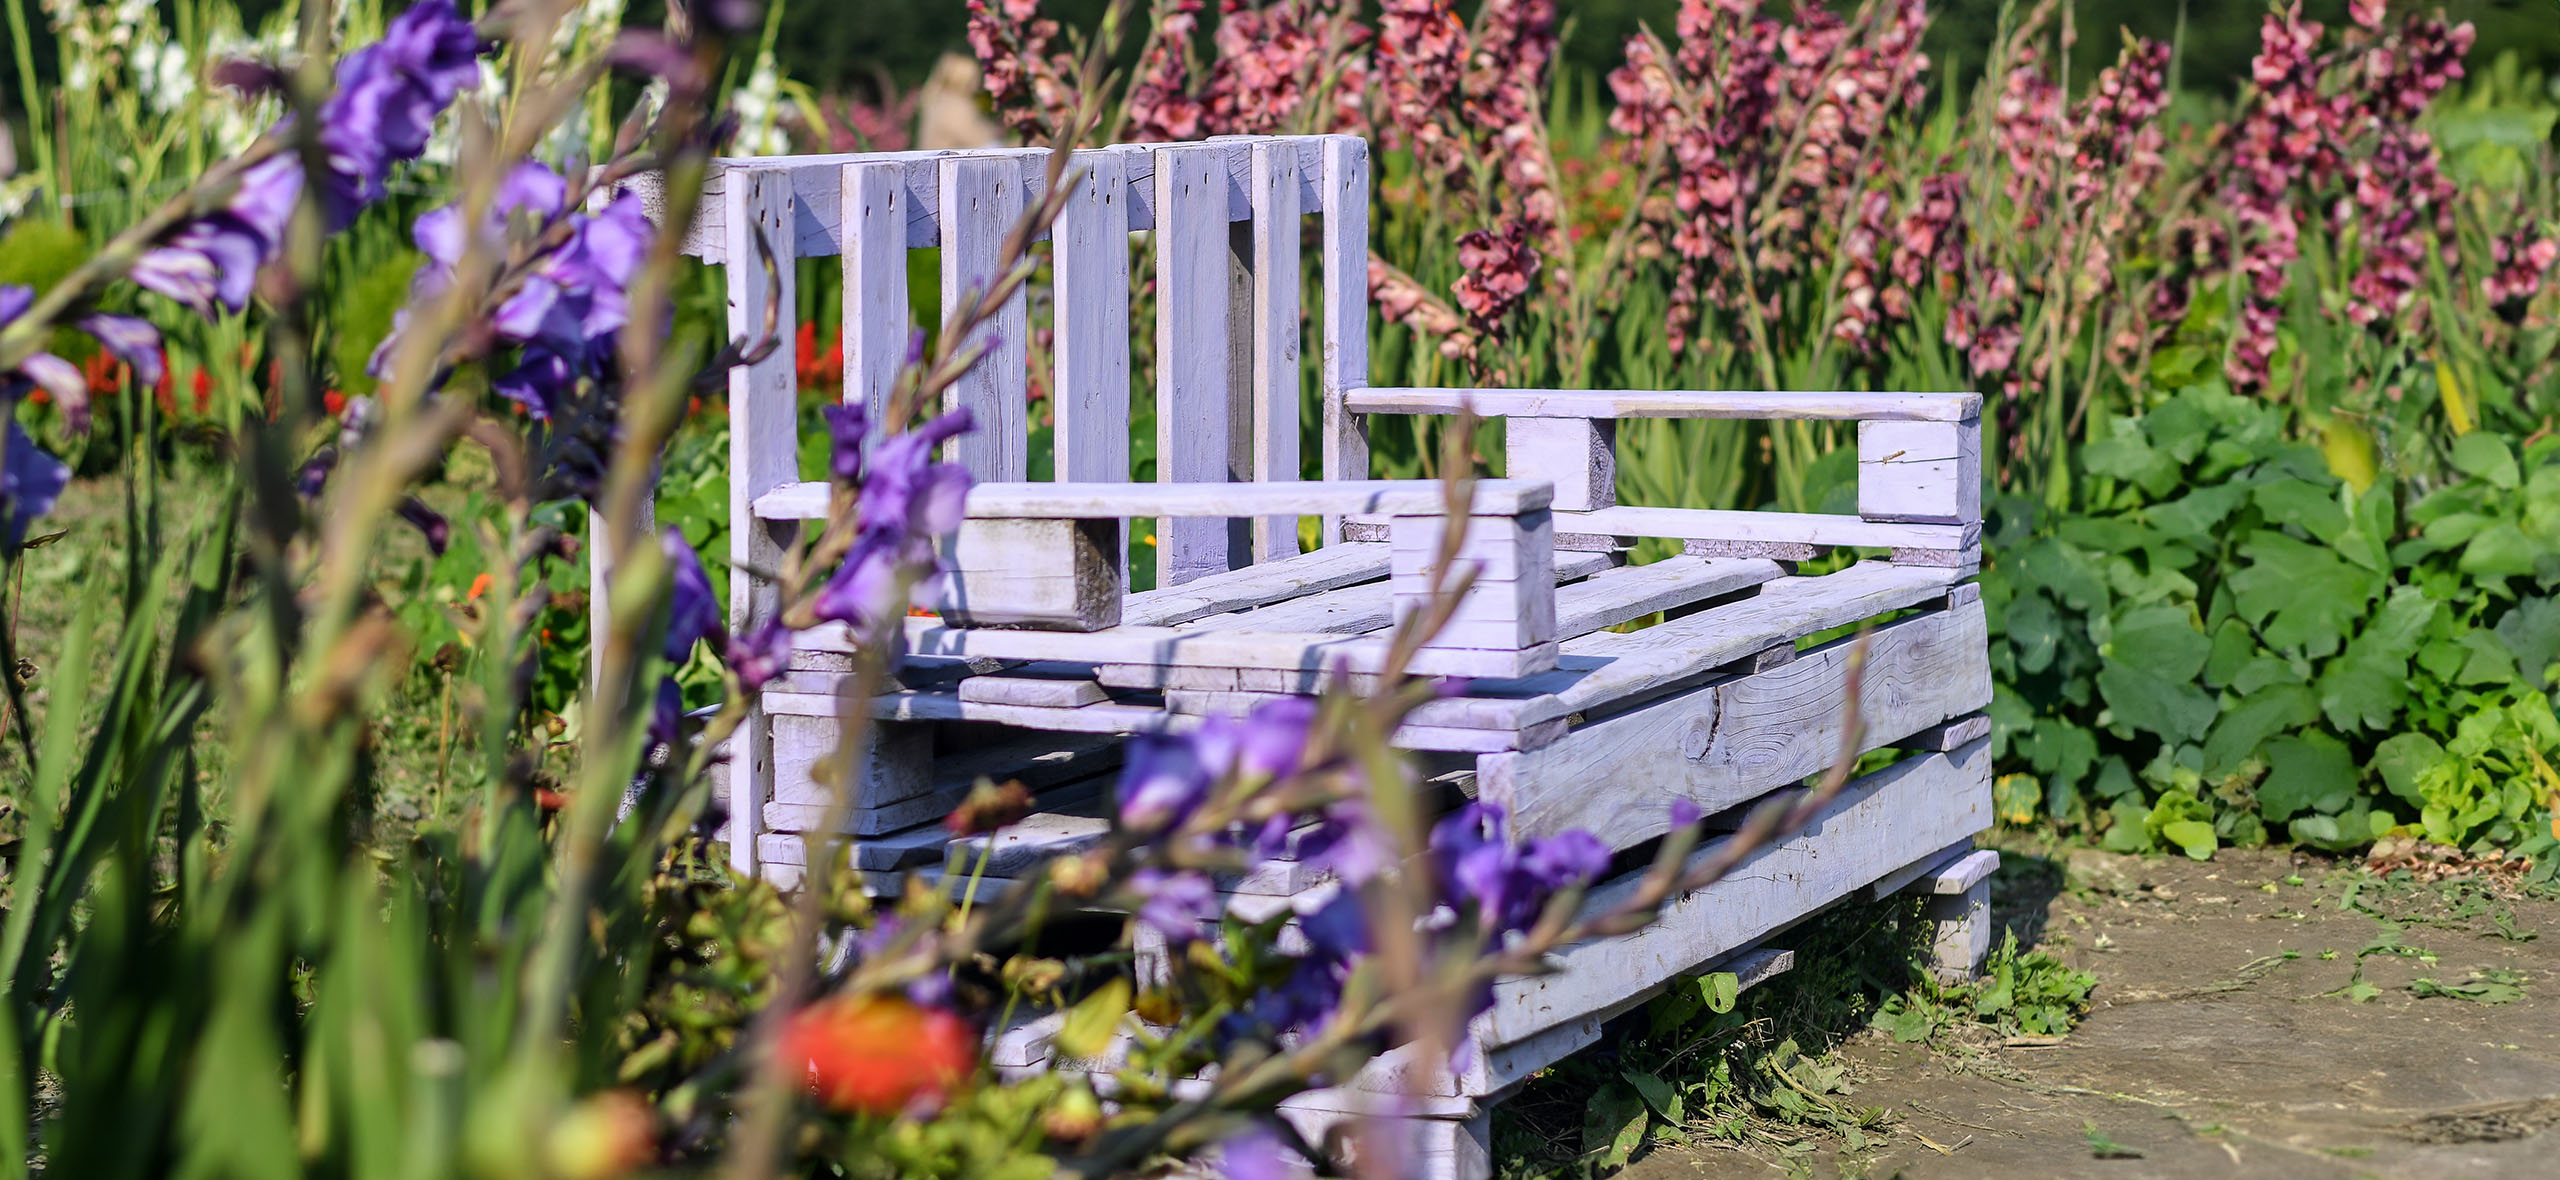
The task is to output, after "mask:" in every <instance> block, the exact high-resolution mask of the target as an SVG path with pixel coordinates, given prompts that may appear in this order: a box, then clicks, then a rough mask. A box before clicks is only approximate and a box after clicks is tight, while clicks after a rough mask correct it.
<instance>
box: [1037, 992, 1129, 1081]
mask: <svg viewBox="0 0 2560 1180" xmlns="http://www.w3.org/2000/svg"><path fill="white" fill-rule="evenodd" d="M1128 1014H1129V981H1128V980H1126V979H1114V980H1112V981H1111V982H1109V983H1106V984H1103V985H1102V986H1101V987H1098V988H1096V989H1094V992H1093V994H1092V995H1089V996H1086V997H1085V998H1084V999H1083V1000H1082V1001H1080V1002H1078V1003H1077V1004H1076V1006H1075V1007H1073V1008H1070V1009H1068V1010H1067V1015H1066V1019H1065V1020H1063V1021H1061V1022H1060V1023H1059V1025H1058V1035H1057V1037H1056V1038H1055V1039H1054V1041H1053V1042H1052V1043H1053V1044H1055V1045H1056V1046H1057V1050H1058V1055H1059V1056H1060V1057H1062V1058H1065V1059H1067V1060H1070V1061H1089V1060H1092V1059H1093V1058H1096V1057H1100V1056H1102V1054H1103V1052H1104V1051H1105V1050H1107V1049H1109V1048H1110V1047H1111V1038H1112V1035H1113V1034H1115V1033H1117V1032H1119V1031H1120V1020H1121V1018H1122V1017H1124V1016H1127V1015H1128Z"/></svg>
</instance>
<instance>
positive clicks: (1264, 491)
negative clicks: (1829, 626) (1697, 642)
mask: <svg viewBox="0 0 2560 1180" xmlns="http://www.w3.org/2000/svg"><path fill="white" fill-rule="evenodd" d="M1445 493H1446V489H1445V488H1444V487H1443V485H1441V484H1439V483H1437V482H1435V481H1432V480H1427V479H1399V480H1387V479H1370V480H1344V481H1339V482H1336V481H1317V480H1302V481H1299V482H1296V483H1270V484H1263V483H1239V484H1229V483H1174V484H1110V483H981V484H979V485H977V486H976V487H973V488H970V489H969V503H968V513H969V515H970V516H971V517H973V518H978V519H995V518H1004V517H1016V518H1022V519H1039V518H1063V519H1081V520H1109V519H1112V518H1115V517H1121V516H1171V517H1180V518H1201V519H1226V518H1239V517H1248V516H1262V515H1268V514H1273V513H1282V512H1290V513H1302V514H1306V513H1337V512H1338V513H1377V514H1380V515H1382V516H1396V517H1408V518H1409V517H1415V516H1431V515H1436V514H1438V513H1439V512H1440V510H1441V508H1442V506H1443V496H1444V495H1445ZM827 494H828V493H827V485H825V484H823V483H798V484H789V485H785V486H782V487H778V488H775V489H774V490H772V491H771V492H769V493H767V494H766V495H764V496H761V497H759V498H758V499H757V501H756V505H755V507H756V511H757V512H758V513H760V514H761V515H762V516H763V517H764V519H766V520H823V519H825V517H826V512H827ZM1548 495H1549V492H1548V489H1547V486H1546V485H1545V484H1543V483H1531V482H1528V481H1525V480H1507V479H1480V480H1477V481H1476V483H1475V499H1474V500H1472V501H1470V502H1469V504H1468V507H1467V511H1468V512H1469V513H1471V514H1473V515H1476V516H1494V517H1502V516H1517V515H1519V514H1521V513H1524V512H1535V511H1537V510H1538V509H1541V508H1544V507H1546V505H1547V497H1548ZM1613 511H1614V510H1613ZM1739 515H1744V516H1755V515H1770V514H1765V513H1741V514H1739ZM1563 519H1565V518H1563V517H1559V518H1558V520H1559V521H1561V520H1563ZM1576 519H1579V518H1576ZM1822 519H1825V520H1832V519H1847V520H1849V521H1850V522H1851V523H1853V524H1854V523H1858V521H1857V519H1856V518H1855V517H1847V518H1834V517H1824V518H1822ZM1872 527H1876V528H1903V529H1920V528H1924V527H1927V526H1919V525H1898V526H1888V525H1878V526H1872ZM1917 535H1918V534H1914V536H1917Z"/></svg>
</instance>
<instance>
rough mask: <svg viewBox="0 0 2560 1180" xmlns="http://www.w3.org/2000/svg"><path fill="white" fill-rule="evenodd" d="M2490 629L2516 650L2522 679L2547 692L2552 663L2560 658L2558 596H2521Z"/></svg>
mask: <svg viewBox="0 0 2560 1180" xmlns="http://www.w3.org/2000/svg"><path fill="white" fill-rule="evenodd" d="M2492 630H2494V631H2495V632H2496V633H2497V636H2498V638H2499V639H2501V640H2503V641H2505V643H2506V645H2507V650H2509V651H2511V652H2513V653H2515V657H2516V666H2517V667H2518V668H2520V669H2522V670H2523V671H2524V678H2525V681H2526V682H2527V683H2529V684H2531V685H2533V686H2534V687H2535V688H2539V689H2543V690H2545V691H2548V690H2549V689H2550V688H2551V678H2550V676H2549V675H2548V673H2549V672H2550V671H2551V665H2552V663H2553V662H2554V661H2556V660H2560V598H2527V599H2522V600H2520V601H2518V602H2517V603H2516V604H2515V605H2514V606H2512V607H2509V608H2507V613H2506V615H2505V616H2504V617H2502V618H2500V619H2499V620H2498V625H2497V626H2496V627H2494V628H2492Z"/></svg>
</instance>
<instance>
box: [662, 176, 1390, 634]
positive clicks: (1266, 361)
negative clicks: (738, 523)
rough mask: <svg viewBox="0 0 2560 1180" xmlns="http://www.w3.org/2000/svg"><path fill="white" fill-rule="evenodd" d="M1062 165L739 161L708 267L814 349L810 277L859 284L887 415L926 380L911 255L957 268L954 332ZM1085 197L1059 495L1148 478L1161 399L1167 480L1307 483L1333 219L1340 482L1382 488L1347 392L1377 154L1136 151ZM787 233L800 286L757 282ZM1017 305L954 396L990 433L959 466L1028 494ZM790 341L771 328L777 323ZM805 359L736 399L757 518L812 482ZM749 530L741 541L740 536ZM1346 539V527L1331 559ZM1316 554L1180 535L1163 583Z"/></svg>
mask: <svg viewBox="0 0 2560 1180" xmlns="http://www.w3.org/2000/svg"><path fill="white" fill-rule="evenodd" d="M1047 168H1048V152H1047V151H1046V150H1043V149H1011V148H1004V149H987V150H978V151H946V152H890V153H874V154H858V155H832V156H778V157H756V158H744V159H732V160H723V161H719V162H718V164H717V167H716V168H715V171H714V172H713V174H712V175H711V177H710V179H709V182H708V187H707V191H706V193H705V195H704V201H703V204H702V209H701V213H700V215H699V217H698V219H697V220H696V222H695V225H694V227H693V230H692V231H691V233H690V235H689V236H688V238H687V240H686V252H687V253H690V254H694V255H697V256H699V257H701V258H703V259H704V260H705V261H709V262H714V263H719V264H722V265H724V266H725V268H726V270H727V273H728V292H729V308H728V311H729V328H730V332H731V334H732V335H733V336H737V337H745V338H753V337H755V336H757V335H759V334H761V333H762V332H763V331H764V330H765V326H766V325H767V324H768V323H774V324H776V325H777V326H778V328H779V333H780V336H779V338H780V339H782V340H785V341H788V340H791V339H793V338H794V335H795V333H796V330H797V327H798V325H797V324H796V323H795V322H794V321H795V318H796V317H795V315H794V307H795V293H794V291H793V282H792V277H793V272H794V269H795V268H794V266H793V265H792V264H793V263H794V262H795V261H796V260H797V259H801V258H810V257H826V256H837V257H841V258H842V259H843V260H844V263H843V266H844V324H843V339H844V373H845V383H844V390H843V397H844V398H845V400H847V401H857V400H858V401H862V402H864V403H866V404H867V405H868V406H870V407H871V408H872V409H873V410H874V411H875V420H877V417H876V411H878V410H879V409H880V408H881V407H882V406H883V405H884V404H885V402H886V399H887V397H888V395H889V391H890V388H891V385H892V383H893V382H894V381H895V379H896V376H897V373H898V371H899V368H900V366H901V365H902V364H904V362H905V360H906V355H907V349H908V340H909V333H910V328H911V325H910V322H909V320H910V316H909V311H908V306H909V304H908V291H907V252H908V251H909V250H918V249H937V250H939V252H940V264H941V295H942V314H943V316H944V317H945V319H946V321H947V320H948V319H949V317H950V316H951V315H952V314H953V313H954V312H955V311H956V310H957V309H958V308H959V307H960V306H961V305H962V304H963V303H964V302H965V301H967V300H968V299H970V298H971V293H972V291H973V290H982V289H984V287H985V285H986V284H987V283H989V282H990V280H991V279H992V278H993V277H994V275H995V272H996V266H997V261H998V255H999V253H1000V252H1001V249H1002V243H1003V241H1004V239H1005V237H1006V235H1007V234H1008V233H1009V232H1011V230H1012V229H1013V227H1014V224H1015V222H1016V221H1017V220H1018V219H1019V218H1020V217H1021V215H1022V212H1023V210H1024V209H1026V208H1028V207H1030V206H1032V205H1033V204H1034V203H1036V202H1037V201H1039V200H1040V199H1041V196H1042V193H1043V188H1044V186H1045V184H1046V183H1047V179H1048V176H1047ZM1068 181H1069V183H1071V184H1072V185H1073V186H1074V192H1073V193H1072V194H1070V195H1069V197H1068V198H1067V200H1066V203H1065V205H1064V207H1063V209H1062V210H1061V211H1060V213H1059V216H1058V219H1057V222H1056V225H1055V227H1054V233H1053V234H1052V235H1050V236H1049V238H1050V241H1051V242H1052V254H1051V264H1052V265H1051V267H1050V270H1049V273H1048V276H1047V277H1048V279H1049V282H1050V284H1051V291H1050V295H1051V299H1050V305H1051V306H1052V308H1053V309H1054V321H1053V328H1054V340H1055V343H1054V345H1053V346H1052V349H1051V358H1050V359H1051V362H1052V370H1053V371H1052V374H1051V380H1050V382H1049V390H1050V397H1051V398H1052V403H1051V404H1052V408H1053V412H1054V414H1055V425H1054V432H1053V435H1052V438H1053V444H1052V445H1053V447H1054V451H1053V454H1052V456H1051V458H1052V459H1053V467H1052V469H1053V471H1054V472H1055V474H1056V478H1058V479H1060V480H1064V481H1079V482H1126V481H1128V480H1129V478H1130V459H1129V438H1130V423H1131V417H1130V390H1131V387H1132V383H1133V381H1139V382H1147V383H1149V384H1151V385H1152V387H1153V389H1154V391H1155V408H1156V474H1157V478H1158V479H1160V480H1164V481H1168V482H1182V483H1209V482H1241V481H1264V480H1292V479H1297V478H1298V477H1299V472H1300V462H1301V457H1300V451H1299V436H1300V429H1301V426H1300V422H1299V416H1300V415H1299V404H1300V359H1299V358H1300V351H1301V338H1302V331H1303V328H1302V323H1303V321H1302V307H1303V306H1304V305H1305V304H1306V303H1308V302H1309V301H1308V300H1307V299H1306V298H1305V297H1304V294H1305V293H1303V292H1301V290H1300V286H1301V282H1300V275H1301V273H1302V260H1301V257H1300V253H1301V241H1302V238H1303V235H1304V221H1303V219H1304V218H1306V217H1310V216H1313V217H1316V218H1319V219H1320V230H1319V233H1318V236H1317V241H1318V250H1319V253H1320V257H1321V261H1322V266H1321V271H1320V273H1321V275H1322V281H1321V288H1322V289H1321V291H1320V292H1319V293H1318V294H1319V296H1320V301H1318V302H1316V305H1315V309H1314V310H1315V315H1314V319H1315V320H1316V322H1317V327H1316V328H1315V329H1314V331H1315V332H1316V333H1317V334H1318V335H1319V337H1320V339H1321V347H1322V349H1323V353H1322V357H1323V360H1322V363H1321V364H1320V365H1319V366H1318V375H1319V380H1320V382H1321V384H1322V387H1323V392H1324V397H1323V400H1322V402H1321V404H1322V406H1323V407H1324V415H1323V416H1324V422H1323V423H1322V425H1321V434H1320V437H1321V438H1322V439H1323V440H1324V442H1323V456H1322V466H1321V470H1322V472H1323V475H1324V477H1325V478H1327V479H1344V478H1349V479H1358V478H1364V477H1366V476H1367V474H1368V454H1367V447H1366V445H1365V443H1364V441H1363V436H1362V434H1361V432H1360V429H1359V427H1358V425H1357V419H1356V416H1355V415H1352V414H1350V413H1348V412H1346V411H1345V410H1344V408H1343V405H1342V400H1343V394H1344V392H1345V391H1347V390H1350V389H1354V388H1357V387H1359V386H1362V385H1364V384H1366V377H1367V370H1368V337H1367V319H1368V237H1369V228H1368V203H1369V156H1368V146H1367V144H1365V143H1364V142H1362V141H1361V140H1360V139H1359V138H1358V137H1355V136H1343V135H1310V136H1242V137H1232V138H1223V139H1216V140H1211V141H1208V142H1204V143H1191V144H1127V145H1118V146H1113V147H1104V148H1092V149H1085V150H1080V151H1077V152H1076V153H1075V159H1074V166H1073V168H1072V169H1071V170H1070V171H1069V173H1068ZM758 226H762V227H764V229H765V232H766V237H767V240H768V241H769V243H770V245H771V248H772V250H773V252H774V254H775V256H776V261H777V263H778V264H779V265H778V267H777V270H778V272H779V278H780V282H779V286H778V289H777V288H776V286H775V285H774V284H773V283H772V282H771V281H770V280H768V278H767V277H766V273H765V271H764V268H763V267H762V266H761V265H760V264H759V263H758V261H757V244H756V228H757V227H758ZM1136 231H1152V232H1151V241H1152V254H1153V266H1154V278H1155V291H1156V298H1155V299H1154V305H1155V307H1156V323H1155V336H1154V340H1155V350H1154V360H1155V372H1154V373H1153V374H1142V373H1133V372H1132V371H1131V365H1130V354H1131V343H1132V340H1133V336H1132V325H1131V323H1130V314H1129V312H1130V306H1131V291H1132V288H1131V284H1130V278H1131V275H1130V273H1129V266H1130V261H1129V260H1130V249H1129V235H1130V234H1131V233H1133V232H1136ZM1028 303H1029V301H1028V299H1027V298H1026V296H1025V295H1023V294H1016V295H1015V296H1014V297H1013V298H1012V299H1011V300H1010V301H1009V302H1008V303H1007V304H1006V305H1005V306H1004V307H1003V309H1002V310H1001V312H1000V314H999V315H998V316H997V317H996V318H995V320H994V322H993V323H992V324H990V325H989V327H988V328H987V330H986V335H987V337H988V340H987V347H988V354H987V356H986V359H985V360H984V361H983V362H981V363H980V364H978V365H977V366H975V367H974V368H972V369H971V370H970V372H969V373H968V374H967V376H966V377H964V378H963V379H962V380H961V382H960V383H959V385H958V387H957V388H956V389H955V390H954V391H953V393H952V403H953V404H955V405H960V406H967V407H968V408H969V409H970V410H971V411H973V412H974V413H975V415H976V417H977V422H978V429H977V430H976V431H975V432H974V433H972V434H970V435H968V436H965V437H964V438H962V439H960V440H959V441H958V442H957V443H956V444H955V457H956V458H957V459H958V460H959V461H960V462H962V463H964V464H966V465H967V466H968V468H969V470H970V473H971V474H972V475H974V476H976V477H977V478H978V479H979V480H980V481H981V482H1014V481H1020V480H1023V479H1025V478H1027V475H1028V472H1029V470H1030V457H1031V456H1030V447H1031V437H1032V433H1031V430H1030V422H1029V411H1030V397H1029V394H1030V378H1031V373H1030V362H1029V349H1028V347H1027V343H1028V341H1029V339H1030V334H1031V323H1030V312H1029V307H1028ZM769 317H770V318H769ZM794 359H795V358H794V356H793V352H792V350H791V349H790V348H787V347H786V348H781V349H777V350H775V351H774V353H773V354H772V355H771V356H768V357H767V358H766V359H765V360H764V361H762V362H760V363H758V364H755V365H752V366H747V367H743V368H740V369H738V370H735V371H734V372H733V373H732V375H731V383H730V399H729V402H730V409H729V412H730V416H731V421H730V430H731V452H730V478H731V480H732V481H733V488H732V494H733V496H735V497H736V498H737V500H738V502H739V503H741V504H746V503H750V502H752V501H753V500H754V498H755V497H757V496H760V495H762V494H764V493H765V492H768V491H770V490H772V489H773V488H775V487H779V486H781V485H783V484H786V483H790V482H793V481H795V480H797V479H798V478H799V474H798V472H797V470H796V467H797V459H796V456H797V454H798V440H797V438H796V434H797V418H796V405H795V395H796V392H797V373H796V367H795V364H794ZM742 523H743V522H742ZM1340 535H1341V524H1340V521H1339V519H1328V520H1327V521H1326V528H1325V536H1326V539H1327V541H1328V542H1330V541H1331V540H1333V539H1335V538H1338V537H1339V536H1340ZM1297 552H1298V540H1297V521H1296V519H1295V518H1292V517H1273V518H1265V519H1258V520H1250V521H1242V520H1240V521H1224V520H1217V519H1171V520H1166V521H1164V522H1163V527H1162V530H1161V532H1160V535H1159V537H1158V548H1157V570H1158V574H1157V580H1158V584H1159V585H1165V586H1171V585H1176V584H1179V583H1182V582H1185V581H1189V580H1191V579H1193V578H1197V577H1201V576H1204V575H1207V574H1212V573H1218V572H1221V571H1225V570H1230V569H1235V568H1240V567H1242V566H1245V565H1249V564H1252V563H1254V562H1257V561H1263V560H1268V559H1271V558H1276V557H1283V556H1290V555H1294V554H1296V553H1297Z"/></svg>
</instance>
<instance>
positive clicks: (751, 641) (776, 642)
mask: <svg viewBox="0 0 2560 1180" xmlns="http://www.w3.org/2000/svg"><path fill="white" fill-rule="evenodd" d="M728 663H729V670H730V671H731V672H734V673H736V674H737V677H738V684H739V686H740V687H743V688H745V689H746V690H747V691H748V692H754V691H755V690H757V689H759V688H763V687H764V686H765V685H767V684H770V683H772V682H773V681H774V679H775V678H776V677H779V676H781V675H782V673H783V672H784V671H785V670H786V669H788V668H789V667H790V666H791V632H790V630H789V629H788V628H786V627H784V626H783V625H782V623H781V621H780V620H778V619H768V620H766V621H765V622H764V623H763V624H762V625H761V626H758V627H757V628H756V629H755V630H753V631H749V632H747V633H746V634H744V635H738V636H732V637H731V638H730V640H729V652H728Z"/></svg>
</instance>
